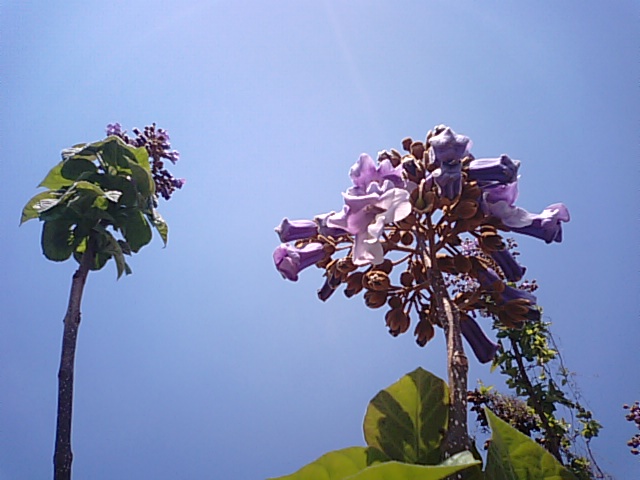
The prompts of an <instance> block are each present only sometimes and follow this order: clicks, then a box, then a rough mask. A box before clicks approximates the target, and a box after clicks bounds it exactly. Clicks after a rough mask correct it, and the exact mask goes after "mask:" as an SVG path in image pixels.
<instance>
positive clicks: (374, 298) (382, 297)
mask: <svg viewBox="0 0 640 480" xmlns="http://www.w3.org/2000/svg"><path fill="white" fill-rule="evenodd" d="M364 303H365V305H366V306H367V307H369V308H380V307H381V306H383V305H384V304H385V303H387V292H376V291H374V290H367V291H366V292H365V294H364Z"/></svg>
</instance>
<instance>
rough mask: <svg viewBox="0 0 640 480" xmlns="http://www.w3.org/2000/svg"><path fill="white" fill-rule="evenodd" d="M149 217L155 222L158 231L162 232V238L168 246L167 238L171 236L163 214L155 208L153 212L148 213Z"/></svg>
mask: <svg viewBox="0 0 640 480" xmlns="http://www.w3.org/2000/svg"><path fill="white" fill-rule="evenodd" d="M148 217H149V221H150V222H151V223H152V224H153V226H154V227H155V229H156V230H157V232H158V233H159V234H160V238H162V242H163V243H164V245H165V247H166V246H167V239H168V236H169V225H167V222H165V221H164V218H162V215H160V213H159V212H158V211H157V210H156V209H155V208H154V209H153V214H152V215H148Z"/></svg>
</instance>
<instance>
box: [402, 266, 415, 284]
mask: <svg viewBox="0 0 640 480" xmlns="http://www.w3.org/2000/svg"><path fill="white" fill-rule="evenodd" d="M400 283H401V284H402V286H403V287H410V286H411V285H413V274H412V273H411V272H410V271H409V270H407V271H405V272H402V273H401V274H400Z"/></svg>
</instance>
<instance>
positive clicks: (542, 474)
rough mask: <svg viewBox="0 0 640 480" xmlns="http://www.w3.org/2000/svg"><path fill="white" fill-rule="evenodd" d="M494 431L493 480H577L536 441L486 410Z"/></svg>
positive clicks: (491, 448)
mask: <svg viewBox="0 0 640 480" xmlns="http://www.w3.org/2000/svg"><path fill="white" fill-rule="evenodd" d="M485 413H486V415H487V419H488V420H489V426H490V427H491V443H490V445H489V451H488V453H487V468H486V471H485V474H486V477H487V478H490V479H492V480H530V479H536V480H538V479H539V480H576V477H575V476H574V475H573V473H571V472H570V471H569V470H567V469H566V468H565V467H563V466H562V464H561V463H560V462H558V460H557V459H556V458H555V457H554V456H553V455H551V453H549V452H548V451H547V450H545V449H544V448H543V447H542V446H540V445H538V443H536V442H535V440H533V439H531V438H529V437H528V436H526V435H525V434H524V433H522V432H519V431H518V430H516V429H515V428H513V427H512V426H511V425H509V424H508V423H506V422H505V421H503V420H501V419H500V418H498V417H497V416H496V415H494V414H493V413H492V412H491V411H490V410H489V409H487V408H485Z"/></svg>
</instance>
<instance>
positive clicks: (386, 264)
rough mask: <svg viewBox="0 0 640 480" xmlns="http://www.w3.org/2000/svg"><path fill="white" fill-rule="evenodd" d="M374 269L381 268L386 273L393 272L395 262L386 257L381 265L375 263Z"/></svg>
mask: <svg viewBox="0 0 640 480" xmlns="http://www.w3.org/2000/svg"><path fill="white" fill-rule="evenodd" d="M372 270H380V271H381V272H384V273H391V270H393V262H392V261H391V260H389V259H388V258H386V259H385V260H384V261H383V262H382V263H381V264H380V265H375V266H374V267H373V268H372Z"/></svg>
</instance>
